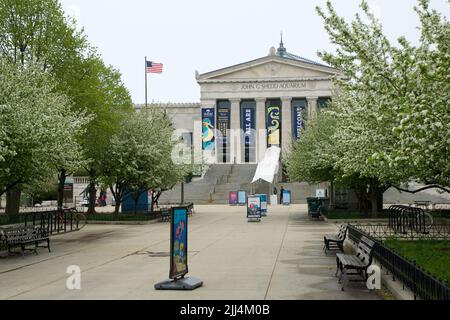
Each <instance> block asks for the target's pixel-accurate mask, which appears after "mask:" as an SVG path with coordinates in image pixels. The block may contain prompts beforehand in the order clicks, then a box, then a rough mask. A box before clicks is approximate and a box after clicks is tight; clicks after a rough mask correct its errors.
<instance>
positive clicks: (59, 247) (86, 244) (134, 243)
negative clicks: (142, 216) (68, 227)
mask: <svg viewBox="0 0 450 320" xmlns="http://www.w3.org/2000/svg"><path fill="white" fill-rule="evenodd" d="M335 231H336V226H335V225H334V224H332V223H326V222H318V221H310V220H309V219H308V217H307V215H306V207H305V206H302V205H294V206H291V207H273V208H270V212H269V216H268V217H266V218H263V221H262V222H261V223H248V222H247V220H246V218H245V208H243V207H229V206H206V205H205V206H196V213H195V214H194V216H193V217H192V218H191V219H190V223H189V270H190V272H189V275H191V276H195V277H199V278H201V279H202V280H203V281H204V285H203V287H201V288H200V289H197V290H195V291H192V292H182V291H156V290H154V288H153V286H154V284H155V283H157V282H159V281H161V280H165V279H167V277H168V271H169V270H168V268H169V257H168V251H169V234H170V231H169V223H155V224H150V225H131V226H130V225H87V226H86V227H85V228H84V229H82V230H81V231H79V232H76V233H72V234H66V235H62V236H55V237H52V240H51V245H52V252H51V253H48V251H47V250H46V249H40V251H39V255H38V256H36V255H34V254H33V253H30V254H28V255H26V256H25V258H24V259H23V258H22V257H20V256H10V257H1V258H0V299H188V300H190V299H194V300H195V299H202V300H203V299H225V300H228V299H239V300H241V299H256V300H262V299H276V300H279V299H333V300H337V299H380V297H379V296H378V295H377V294H376V293H374V292H369V291H368V290H367V289H366V287H365V284H364V283H362V282H354V283H350V285H349V287H348V289H346V291H345V292H342V291H341V290H340V287H339V285H338V284H337V279H336V278H335V277H334V272H335V257H334V255H333V254H330V255H328V256H326V255H325V254H324V252H323V251H322V246H323V235H324V234H325V233H330V232H335ZM70 265H78V266H80V268H81V272H82V274H81V281H82V282H81V287H82V288H81V290H76V291H70V290H68V289H66V279H67V277H68V276H69V275H68V274H66V268H67V267H68V266H70Z"/></svg>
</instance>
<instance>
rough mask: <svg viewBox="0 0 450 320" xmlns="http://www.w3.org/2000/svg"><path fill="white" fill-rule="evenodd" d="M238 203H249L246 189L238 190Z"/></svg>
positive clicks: (241, 204)
mask: <svg viewBox="0 0 450 320" xmlns="http://www.w3.org/2000/svg"><path fill="white" fill-rule="evenodd" d="M238 204H239V205H240V206H245V205H246V204H247V193H246V192H245V191H238Z"/></svg>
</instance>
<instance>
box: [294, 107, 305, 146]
mask: <svg viewBox="0 0 450 320" xmlns="http://www.w3.org/2000/svg"><path fill="white" fill-rule="evenodd" d="M306 112H307V111H306V101H305V100H293V101H292V115H293V117H292V125H293V126H292V134H293V138H294V140H295V141H297V140H298V139H299V138H300V135H301V134H302V130H303V129H305V120H306Z"/></svg>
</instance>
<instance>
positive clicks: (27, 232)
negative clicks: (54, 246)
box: [0, 226, 51, 256]
mask: <svg viewBox="0 0 450 320" xmlns="http://www.w3.org/2000/svg"><path fill="white" fill-rule="evenodd" d="M0 236H1V239H2V241H3V242H4V243H5V245H6V247H7V248H8V253H12V252H11V248H13V247H20V249H21V252H22V256H24V255H25V250H31V251H34V252H35V253H36V254H37V248H39V247H40V248H47V249H48V252H51V251H50V238H49V237H48V235H47V233H46V232H45V230H43V229H41V228H40V227H37V226H27V227H25V226H21V227H13V228H7V229H2V230H0ZM42 242H46V243H47V245H46V246H39V244H40V243H42ZM31 244H34V248H33V249H28V248H27V245H31Z"/></svg>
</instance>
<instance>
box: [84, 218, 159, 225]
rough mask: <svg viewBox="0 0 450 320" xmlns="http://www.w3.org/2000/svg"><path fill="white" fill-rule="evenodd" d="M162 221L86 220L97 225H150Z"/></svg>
mask: <svg viewBox="0 0 450 320" xmlns="http://www.w3.org/2000/svg"><path fill="white" fill-rule="evenodd" d="M159 222H161V221H160V220H159V219H155V220H149V221H101V220H100V221H96V220H91V221H86V224H97V225H148V224H156V223H159Z"/></svg>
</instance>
